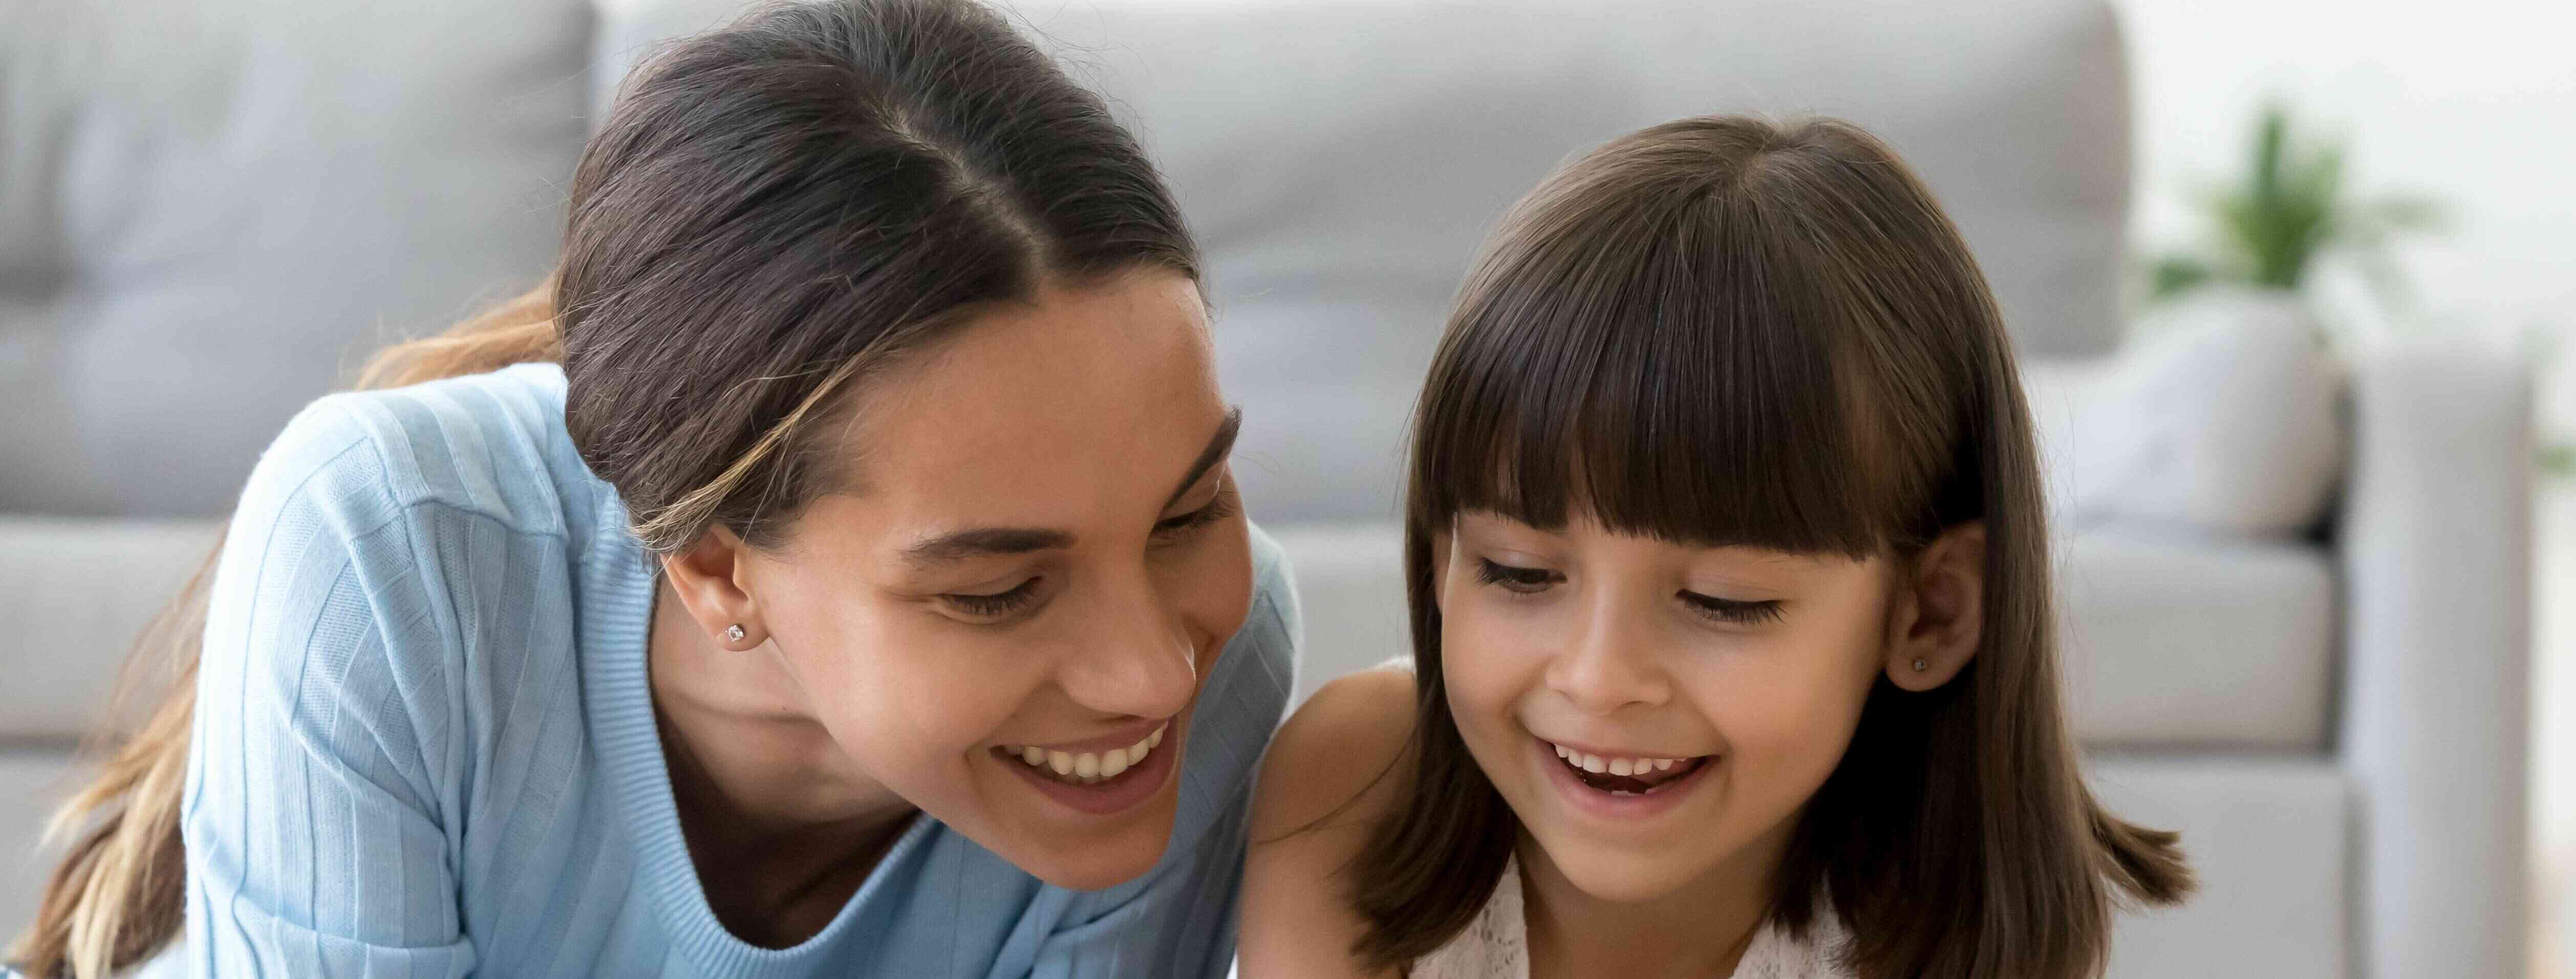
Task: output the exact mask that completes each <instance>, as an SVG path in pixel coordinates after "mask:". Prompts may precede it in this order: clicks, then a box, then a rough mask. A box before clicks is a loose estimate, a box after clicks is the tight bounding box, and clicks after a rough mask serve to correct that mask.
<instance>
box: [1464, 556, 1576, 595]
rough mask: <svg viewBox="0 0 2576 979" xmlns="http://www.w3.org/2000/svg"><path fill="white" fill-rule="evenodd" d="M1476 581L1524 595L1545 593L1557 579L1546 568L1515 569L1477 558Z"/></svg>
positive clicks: (1552, 572)
mask: <svg viewBox="0 0 2576 979" xmlns="http://www.w3.org/2000/svg"><path fill="white" fill-rule="evenodd" d="M1476 580H1478V581H1481V582H1484V583H1486V584H1488V585H1497V586H1500V587H1501V588H1502V589H1503V590H1505V591H1516V592H1520V593H1522V594H1524V595H1526V594H1529V593H1531V592H1539V591H1546V590H1547V586H1549V585H1553V584H1555V583H1556V582H1557V580H1558V579H1557V574H1556V572H1554V571H1550V570H1548V569H1546V568H1523V567H1516V566H1513V565H1509V564H1497V563H1495V562H1493V561H1489V560H1486V559H1484V558H1477V559H1476Z"/></svg>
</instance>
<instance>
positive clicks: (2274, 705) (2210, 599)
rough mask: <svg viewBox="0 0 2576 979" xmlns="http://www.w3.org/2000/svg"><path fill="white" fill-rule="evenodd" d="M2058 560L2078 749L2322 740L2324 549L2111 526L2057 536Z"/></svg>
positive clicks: (2330, 629) (2326, 613)
mask: <svg viewBox="0 0 2576 979" xmlns="http://www.w3.org/2000/svg"><path fill="white" fill-rule="evenodd" d="M2056 557H2057V564H2058V574H2057V588H2058V596H2057V598H2058V607H2059V609H2060V614H2059V616H2058V626H2059V632H2058V642H2059V648H2060V650H2061V653H2062V659H2063V660H2064V662H2065V665H2066V684H2065V686H2066V695H2067V701H2066V704H2067V716H2068V720H2069V722H2070V723H2072V724H2073V725H2074V727H2075V731H2076V733H2077V734H2078V735H2079V736H2080V737H2082V738H2083V739H2084V741H2085V743H2087V744H2093V745H2197V746H2211V747H2217V746H2224V747H2241V748H2267V749H2291V750H2316V749H2321V748H2323V747H2324V746H2325V744H2326V732H2327V731H2328V729H2329V728H2328V725H2327V714H2328V712H2329V709H2330V706H2331V705H2332V704H2333V702H2334V698H2333V697H2332V692H2333V684H2334V657H2333V651H2334V648H2335V635H2336V624H2335V607H2334V572H2333V566H2332V563H2331V562H2332V556H2331V555H2330V554H2328V553H2327V552H2326V551H2325V550H2324V549H2322V548H2319V547H2314V546H2311V545H2307V544H2302V543H2295V542H2249V541H2231V540H2219V539H2201V538H2192V537H2185V536H2177V535H2169V534H2165V533H2162V532H2157V531H2148V530H2140V529H2135V528H2127V527H2106V528H2095V529H2090V530H2084V531H2079V532H2076V533H2072V534H2069V535H2066V536H2063V537H2061V538H2060V539H2059V540H2058V544H2057V555H2056Z"/></svg>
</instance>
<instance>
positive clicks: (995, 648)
mask: <svg viewBox="0 0 2576 979" xmlns="http://www.w3.org/2000/svg"><path fill="white" fill-rule="evenodd" d="M1197 270H1198V265H1197V253H1196V251H1195V248H1194V246H1193V244H1192V242H1191V239H1190V236H1189V233H1188V231H1187V230H1186V229H1185V228H1184V226H1183V224H1182V221H1181V216H1180V214H1179V212H1178V210H1177V209H1176V208H1175V207H1174V205H1173V199H1172V195H1171V193H1170V192H1169V190H1168V189H1167V188H1166V187H1165V186H1164V184H1163V182H1162V180H1161V179H1160V178H1159V177H1158V176H1157V175H1156V173H1155V171H1154V169H1153V167H1152V166H1151V165H1150V164H1149V163H1147V161H1146V160H1145V158H1144V156H1143V154H1142V153H1141V152H1140V150H1139V149H1138V146H1137V143H1136V142H1135V140H1133V139H1132V138H1130V136H1129V135H1128V134H1127V133H1126V132H1125V131H1123V130H1121V129H1120V128H1119V127H1118V126H1117V125H1116V124H1114V123H1113V122H1111V121H1110V118H1109V115H1108V113H1107V112H1106V111H1105V109H1104V107H1103V105H1102V103H1101V100H1100V99H1099V98H1097V97H1096V96H1094V95H1093V94H1092V93H1090V92H1088V91H1085V90H1083V89H1082V88H1080V87H1077V86H1076V85H1075V84H1073V83H1072V82H1071V81H1069V80H1068V79H1067V78H1066V76H1065V75H1063V74H1062V73H1061V72H1059V71H1058V69H1057V68H1056V67H1055V66H1054V65H1053V64H1051V63H1050V62H1049V61H1048V60H1047V59H1046V58H1045V57H1044V56H1043V55H1042V54H1041V53H1040V52H1039V51H1038V50H1037V49H1036V48H1035V47H1034V46H1032V45H1031V44H1029V43H1028V42H1027V41H1025V40H1023V39H1021V38H1019V37H1017V36H1015V35H1014V34H1013V33H1012V32H1011V31H1010V30H1009V28H1008V27H1006V26H1005V25H1004V23H1003V22H1002V21H1001V19H1000V18H999V17H997V16H995V15H994V14H992V13H990V12H988V11H986V10H984V9H981V8H978V7H975V6H972V5H970V4H968V3H965V2H962V0H836V2H832V3H826V4H819V5H806V6H787V7H773V8H769V9H766V10H764V11H763V12H760V13H758V14H755V15H753V16H751V17H750V18H748V19H746V20H743V21H741V22H740V23H737V24H735V25H733V26H731V27H729V28H727V29H724V30H720V31H717V32H715V33H712V34H708V35H704V36H700V37H697V38H694V39H691V40H687V41H684V42H681V43H679V44H677V45H675V46H673V47H671V48H669V49H668V50H666V51H665V52H663V53H662V54H660V55H659V56H658V57H657V58H655V59H654V60H653V61H652V62H651V63H650V64H649V65H648V66H647V67H645V68H643V69H641V70H640V71H639V72H638V73H637V74H636V75H635V76H634V77H633V78H632V79H630V80H629V82H628V84H627V86H626V88H625V90H624V91H623V93H622V94H621V96H620V98H619V100H618V103H617V106H616V109H615V111H614V112H613V113H612V115H611V116H610V118H609V119H608V120H607V122H606V125H605V126H604V128H603V129H602V130H601V131H600V133H599V134H598V136H597V137H596V138H595V139H593V140H592V142H591V144H590V146H589V149H588V151H587V153H586V154H585V155H584V157H583V159H582V162H581V166H580V170H579V172H578V174H577V175H576V176H575V178H574V181H573V185H572V193H571V201H570V217H569V224H568V228H567V233H566V238H565V246H564V253H563V258H562V265H561V266H560V268H559V269H558V270H557V272H556V275H555V277H554V278H553V280H552V283H551V285H550V286H549V287H547V288H543V289H540V290H538V291H537V292H535V293H532V294H531V295H529V296H527V297H525V298H523V299H521V300H519V301H518V302H517V303H515V304H513V305H512V306H511V307H510V308H507V309H504V310H502V311H500V312H498V313H495V314H492V315H491V316H489V317H486V318H484V319H482V320H479V321H476V322H473V323H468V324H466V325H464V326H462V327H459V328H458V329H456V330H454V331H452V332H450V333H449V334H447V335H446V336H443V337H439V338H436V339H432V340H428V341H423V342H420V343H415V344H411V345H408V346H404V347H401V348H397V349H395V350H393V351H391V352H389V353H387V354H385V355H384V356H383V357H382V358H381V359H380V360H379V361H378V363H377V365H376V368H375V370H374V372H373V376H374V377H375V378H377V379H379V380H380V381H382V382H383V384H384V385H386V386H391V385H409V386H403V387H399V388H396V389H393V390H372V391H366V392H363V393H358V394H351V395H343V396H336V397H331V398H326V399H324V400H323V401H321V402H319V403H317V404H315V405H314V406H313V407H312V408H310V409H308V410H306V411H305V412H304V413H303V414H302V415H300V416H298V417H297V418H296V419H295V420H294V421H293V422H292V423H291V424H289V425H288V426H287V428H286V431H285V433H284V434H283V435H281V436H280V437H279V438H278V440H277V443H276V445H275V446H274V447H272V448H271V449H270V450H269V451H268V453H267V454H266V456H265V457H264V458H263V459H262V460H261V461H260V464H259V466H258V469H257V471H256V472H255V473H254V475H253V476H252V477H251V479H250V482H249V485H248V487H247V489H245V490H244V492H243V495H242V502H241V506H240V509H239V511H238V512H237V514H236V516H235V519H234V522H233V526H232V528H231V531H230V534H229V537H228V539H227V541H226V543H225V545H224V547H223V549H222V552H221V557H220V562H219V564H218V565H217V567H216V568H215V570H214V573H213V580H212V585H211V588H210V589H208V590H206V591H204V592H202V593H199V594H196V595H192V600H193V601H197V602H201V603H202V604H200V605H197V606H194V608H196V609H198V610H199V611H198V612H196V613H193V614H201V615H202V623H203V624H202V628H201V630H200V629H185V630H182V631H183V636H182V638H183V647H182V653H183V655H186V656H188V657H190V662H191V663H192V664H193V668H192V669H193V675H194V681H193V685H190V686H183V687H182V688H181V689H180V690H179V691H178V693H177V695H176V697H175V699H174V700H172V701H171V702H170V703H169V704H168V705H167V706H165V707H164V708H163V709H162V710H161V712H160V713H159V715H158V716H157V717H156V718H155V719H154V720H153V721H152V723H151V725H150V727H149V728H148V729H146V730H145V731H144V732H143V734H142V735H141V737H139V738H137V739H136V740H134V741H133V742H131V743H130V745H129V746H128V747H127V748H126V749H125V750H124V753H123V755H122V756H121V757H120V758H118V759H117V760H116V762H115V763H114V766H113V767H112V769H111V770H110V773H109V775H108V777H107V780H106V781H105V782H103V783H101V784H100V785H98V786H96V787H94V788H93V789H92V790H90V792H89V793H88V794H87V795H86V796H85V797H84V799H83V800H82V804H81V806H80V807H79V808H78V809H76V810H75V812H74V814H73V816H72V818H73V819H83V818H86V817H87V816H88V815H89V814H90V813H97V814H100V816H101V817H103V819H104V822H103V823H101V824H99V828H98V829H97V830H96V831H95V832H93V833H91V834H89V835H88V836H87V837H86V838H84V839H82V840H80V841H79V843H78V846H77V848H76V850H75V851H74V853H73V854H72V856H71V859H70V861H69V862H68V863H67V864H66V865H65V866H64V868H63V870H62V871H61V872H60V874H59V875H58V877H57V878H56V880H55V881H54V884H53V887H52V890H51V891H50V893H49V894H48V896H47V904H46V907H45V911H44V913H43V919H42V920H41V921H40V922H39V923H38V926H37V928H36V930H35V931H34V933H33V934H32V935H31V936H30V940H29V941H28V942H27V943H26V944H24V945H22V946H21V948H20V951H19V959H18V961H19V962H20V963H22V964H23V966H24V967H25V968H26V969H27V970H28V971H29V972H30V973H31V974H33V975H37V976H54V975H59V974H64V973H69V974H72V975H77V976H84V977H95V976H105V975H107V974H108V972H109V970H110V969H112V968H114V967H117V966H121V965H124V964H126V963H129V962H133V961H136V960H138V959H140V958H143V957H145V956H147V955H149V954H150V953H152V952H153V950H154V949H155V948H157V947H159V946H161V945H163V943H164V942H165V941H166V940H168V939H170V938H171V937H173V936H174V935H177V934H178V933H179V931H180V927H181V922H182V920H183V916H184V920H185V924H186V928H185V942H184V943H183V945H182V946H181V947H182V949H183V952H182V953H181V954H183V955H184V963H183V964H184V966H185V967H186V969H187V971H189V972H191V973H193V974H197V975H209V974H215V975H252V974H266V975H298V976H302V975H409V976H422V975H444V976H459V975H465V974H468V973H477V974H486V975H502V976H536V975H602V976H700V975H706V976H809V975H829V976H856V975H875V976H897V975H901V976H977V977H982V976H1029V975H1040V976H1069V975H1113V974H1114V975H1154V976H1174V975H1197V974H1202V973H1205V972H1208V971H1210V970H1212V969H1214V970H1221V969H1222V968H1223V966H1224V963H1225V962H1226V961H1227V960H1228V959H1229V958H1230V957H1231V952H1232V945H1233V933H1232V928H1231V924H1230V922H1231V916H1232V911H1233V904H1232V895H1233V894H1234V892H1235V887H1236V883H1237V880H1238V876H1237V875H1238V874H1239V873H1240V872H1241V866H1242V865H1241V859H1242V845H1243V836H1242V833H1243V818H1244V809H1245V807H1246V805H1247V803H1248V793H1249V788H1248V787H1249V783H1250V775H1251V771H1250V768H1251V764H1252V759H1253V758H1255V757H1257V756H1258V755H1259V754H1260V752H1261V749H1262V747H1263V745H1264V743H1265V742H1266V740H1267V738H1268V736H1269V734H1270V732H1271V729H1272V728H1273V726H1274V725H1275V724H1276V723H1277V721H1278V718H1279V715H1280V712H1281V709H1282V707H1283V704H1284V700H1285V691H1286V678H1287V676H1288V667H1289V648H1288V637H1289V636H1290V635H1291V634H1292V633H1293V631H1294V628H1295V624H1294V622H1293V621H1292V620H1291V618H1290V616H1291V615H1292V609H1293V608H1294V603H1293V601H1292V600H1291V599H1290V598H1289V596H1288V592H1287V586H1286V583H1285V582H1286V578H1285V573H1284V571H1283V570H1282V568H1281V566H1280V562H1279V559H1278V558H1277V556H1276V552H1275V549H1274V548H1273V546H1272V545H1270V544H1269V543H1268V542H1267V541H1266V540H1264V539H1263V538H1261V537H1260V536H1259V535H1257V534H1255V533H1253V532H1251V531H1250V530H1248V528H1247V525H1246V523H1245V522H1244V519H1243V517H1242V516H1241V515H1240V512H1239V509H1238V507H1237V504H1236V499H1235V493H1234V489H1233V483H1232V480H1231V479H1230V477H1229V476H1228V467H1227V463H1226V460H1227V456H1228V449H1229V447H1230V446H1231V444H1232V442H1233V438H1234V433H1235V430H1236V425H1237V416H1236V415H1235V414H1234V413H1232V412H1231V411H1229V410H1228V409H1227V407H1226V405H1225V403H1224V401H1223V400H1221V399H1220V398H1219V396H1218V392H1217V389H1216V386H1215V384H1214V380H1213V369H1212V366H1211V364H1212V359H1211V351H1210V347H1209V338H1208V336H1207V327H1206V318H1205V310H1204V306H1203V303H1202V301H1201V299H1200V296H1199V292H1198V288H1197V286H1196V278H1197ZM509 365H516V366H509ZM441 378H443V379H441ZM434 379H438V380H434ZM424 382H425V383H424ZM185 617H186V616H185V615H184V614H183V618H185ZM200 636H202V650H200V649H199V639H198V637H200ZM200 703H202V704H203V705H204V709H203V710H196V709H195V707H196V705H197V704H200ZM183 781H184V786H183V784H182V783H183ZM183 860H184V870H183V868H182V861H183Z"/></svg>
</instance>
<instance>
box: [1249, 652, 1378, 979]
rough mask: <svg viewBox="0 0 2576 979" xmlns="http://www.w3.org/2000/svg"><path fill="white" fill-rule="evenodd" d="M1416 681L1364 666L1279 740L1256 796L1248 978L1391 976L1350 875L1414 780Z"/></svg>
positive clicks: (1329, 688)
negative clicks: (1369, 942) (1375, 964)
mask: <svg viewBox="0 0 2576 979" xmlns="http://www.w3.org/2000/svg"><path fill="white" fill-rule="evenodd" d="M1412 727H1413V675H1412V674H1411V673H1407V672H1402V671H1397V670H1388V669H1384V668H1380V669H1373V670H1362V671H1360V672H1357V673H1353V674H1350V675H1347V676H1343V677H1340V678H1337V679H1335V680H1333V681H1332V682H1330V683H1327V684H1325V685H1324V688H1323V689H1321V690H1318V691H1316V692H1315V695H1314V696H1312V697H1309V698H1307V700H1306V703H1305V705H1304V706H1301V707H1299V708H1298V709H1297V713H1296V715H1295V716H1293V717H1291V718H1289V719H1288V723H1287V724H1286V725H1283V726H1282V727H1281V728H1280V729H1279V732H1278V735H1277V737H1276V738H1274V739H1273V740H1272V741H1271V743H1270V750H1269V753H1268V754H1267V755H1266V756H1265V757H1264V758H1263V759H1262V763H1261V781H1260V784H1259V787H1258V788H1257V789H1256V790H1255V792H1254V799H1253V806H1252V820H1251V831H1250V834H1249V835H1250V837H1251V846H1250V850H1249V852H1248V853H1247V854H1246V859H1245V865H1244V885H1243V899H1242V915H1241V922H1242V924H1241V932H1240V936H1241V937H1240V942H1239V944H1238V946H1237V947H1238V949H1239V952H1240V955H1241V962H1242V975H1243V976H1244V977H1245V979H1268V977H1271V976H1298V977H1317V976H1333V977H1346V979H1357V977H1370V979H1384V977H1387V976H1389V975H1390V974H1391V970H1386V969H1372V968H1370V967H1369V966H1367V965H1366V964H1364V963H1361V962H1358V961H1356V960H1355V959H1354V957H1353V955H1352V953H1351V951H1350V950H1351V948H1352V946H1353V944H1354V943H1355V942H1356V941H1358V940H1359V938H1360V937H1361V936H1362V935H1363V934H1364V933H1365V932H1366V928H1367V926H1366V924H1365V923H1364V922H1363V921H1362V920H1361V918H1360V915H1359V912H1358V910H1357V909H1356V908H1355V907H1353V906H1352V904H1351V901H1350V898H1349V894H1348V891H1347V886H1348V885H1347V882H1346V881H1345V879H1344V877H1343V868H1345V867H1348V866H1349V865H1350V863H1351V860H1352V859H1353V858H1354V857H1356V856H1357V855H1358V854H1359V853H1360V852H1361V850H1363V849H1364V848H1365V847H1366V846H1367V844H1368V840H1369V837H1370V835H1371V834H1372V832H1373V831H1374V830H1375V829H1376V828H1377V826H1378V824H1379V822H1380V821H1381V820H1382V819H1384V818H1385V817H1386V815H1387V814H1388V813H1390V812H1392V811H1394V809H1395V806H1396V804H1397V803H1398V802H1399V800H1401V799H1402V798H1403V797H1404V796H1405V794H1406V793H1407V792H1409V791H1410V786H1411V783H1412V776H1413V771H1412V765H1411V764H1409V762H1408V757H1409V755H1408V752H1407V748H1408V746H1409V745H1410V744H1411V742H1412V733H1413V732H1412Z"/></svg>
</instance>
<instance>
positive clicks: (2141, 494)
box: [2022, 292, 2345, 537]
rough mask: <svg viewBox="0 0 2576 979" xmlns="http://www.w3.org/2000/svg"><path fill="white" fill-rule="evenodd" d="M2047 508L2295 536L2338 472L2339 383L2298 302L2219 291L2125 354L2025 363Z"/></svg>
mask: <svg viewBox="0 0 2576 979" xmlns="http://www.w3.org/2000/svg"><path fill="white" fill-rule="evenodd" d="M2024 364H2025V366H2024V368H2023V375H2022V376H2023V384H2024V386H2025V388H2026V389H2027V390H2028V392H2029V400H2030V411H2031V418H2032V420H2033V421H2034V422H2035V423H2036V424H2037V426H2038V430H2039V439H2040V451H2041V457H2042V458H2043V459H2044V460H2045V461H2046V465H2047V470H2048V476H2049V479H2048V483H2049V485H2048V489H2049V495H2050V502H2051V509H2052V510H2054V511H2055V512H2056V514H2057V515H2058V518H2059V519H2060V520H2061V521H2066V522H2069V524H2070V525H2081V524H2095V523H2106V522H2114V521H2120V522H2129V523H2153V524H2159V525H2163V526H2165V527H2169V528H2178V529H2188V530H2194V531H2202V532H2222V533H2232V534H2239V535H2246V536H2268V537H2293V536H2297V535H2299V534H2301V533H2303V532H2305V531H2308V530H2310V529H2313V528H2315V527H2316V526H2317V525H2318V523H2319V522H2320V521H2321V520H2322V519H2323V518H2324V516H2325V510H2326V505H2327V502H2328V500H2329V499H2330V498H2331V497H2332V496H2333V493H2334V488H2335V485H2336V481H2337V479H2338V477H2340V476H2341V475H2342V472H2343V453H2344V425H2345V420H2344V418H2343V417H2342V414H2341V411H2340V407H2341V405H2340V402H2341V398H2342V395H2343V387H2344V385H2343V375H2342V371H2341V369H2340V368H2339V367H2338V366H2336V364H2335V363H2334V360H2333V358H2332V357H2331V356H2329V355H2328V353H2327V352H2326V350H2325V349H2324V348H2323V345H2322V343H2321V341H2320V334H2319V332H2318V328H2317V326H2316V322H2315V320H2314V319H2313V318H2311V317H2309V316H2308V315H2307V313H2306V312H2305V311H2304V310H2303V309H2302V308H2301V307H2300V306H2299V305H2298V304H2297V301H2296V300H2294V299H2289V298H2284V297H2280V296H2274V295H2265V294H2259V293H2233V292H2213V293H2209V294H2205V295H2202V296H2200V297H2196V298H2194V299H2191V300H2188V301H2185V302H2181V303H2176V304H2172V305H2168V306H2165V307H2161V308H2159V309H2157V310H2155V311H2153V312H2152V313H2150V314H2149V315H2147V316H2145V317H2143V318H2141V319H2140V321H2139V331H2138V335H2137V337H2136V339H2135V341H2134V342H2132V343H2131V344H2130V345H2129V346H2128V347H2126V348H2124V349H2122V350H2121V351H2120V352H2119V353H2117V354H2116V355H2113V356H2111V357H2105V358H2095V359H2091V360H2085V361H2077V362H2066V361H2060V360H2054V359H2047V358H2028V359H2025V361H2024Z"/></svg>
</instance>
